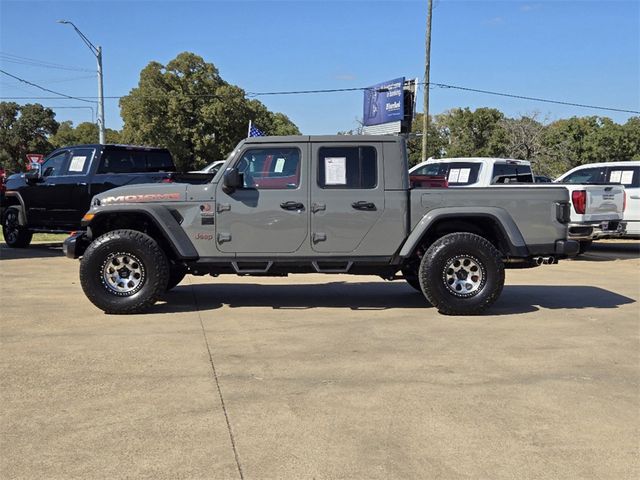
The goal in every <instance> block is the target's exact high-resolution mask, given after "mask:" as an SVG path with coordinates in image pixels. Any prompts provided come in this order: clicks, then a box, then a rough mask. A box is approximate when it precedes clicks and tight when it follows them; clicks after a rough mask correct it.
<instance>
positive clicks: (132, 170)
mask: <svg viewBox="0 0 640 480" xmlns="http://www.w3.org/2000/svg"><path fill="white" fill-rule="evenodd" d="M175 170H176V167H175V165H174V163H173V159H172V158H171V154H170V153H169V151H168V150H167V149H164V148H151V147H137V146H131V145H76V146H71V147H64V148H59V149H57V150H55V151H53V152H52V153H51V154H49V155H48V156H47V157H46V158H45V159H44V161H43V163H42V164H41V165H38V168H36V169H31V170H29V171H28V172H26V173H19V174H14V175H12V176H10V177H9V178H8V179H7V181H6V192H5V194H4V197H3V198H2V201H1V204H0V207H2V211H3V214H2V232H3V235H4V239H5V242H6V244H7V245H8V246H10V247H27V246H28V245H29V243H30V242H31V238H32V235H33V233H34V232H52V233H63V232H64V233H67V232H70V231H72V230H77V229H79V228H80V227H81V225H80V221H81V219H82V216H83V215H84V214H85V213H86V211H87V210H89V203H90V201H91V198H92V197H93V196H94V195H97V194H99V193H102V192H105V191H107V190H110V189H112V188H114V187H120V186H123V185H131V184H139V183H158V182H176V181H182V182H186V181H189V182H192V183H204V182H208V181H210V180H211V178H212V175H210V174H176V173H175Z"/></svg>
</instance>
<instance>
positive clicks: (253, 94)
mask: <svg viewBox="0 0 640 480" xmlns="http://www.w3.org/2000/svg"><path fill="white" fill-rule="evenodd" d="M0 72H2V73H4V74H6V75H9V76H13V75H10V74H8V73H7V72H4V71H3V70H0ZM13 77H14V78H16V79H18V77H15V76H13ZM18 80H20V81H23V82H25V83H28V84H30V85H33V86H37V87H38V88H40V89H42V90H45V91H48V92H50V93H54V94H56V95H62V96H65V97H67V98H71V99H74V100H82V101H85V102H90V101H91V100H95V99H97V98H98V97H71V96H68V95H65V94H61V93H58V92H53V91H52V90H48V89H45V88H44V87H40V86H39V85H35V84H32V83H30V82H27V81H26V80H23V79H18ZM418 84H419V85H425V82H418ZM429 85H430V87H431V88H446V89H454V90H461V91H467V92H474V93H482V94H485V95H494V96H498V97H507V98H516V99H520V100H529V101H533V102H542V103H551V104H556V105H566V106H571V107H579V108H590V109H593V110H607V111H611V112H622V113H632V114H640V110H627V109H623V108H615V107H603V106H600V105H589V104H585V103H576V102H567V101H563V100H552V99H548V98H540V97H530V96H527V95H516V94H512V93H505V92H495V91H491V90H481V89H478V88H471V87H461V86H458V85H450V84H447V83H435V82H431V83H429ZM370 89H371V87H351V88H324V89H317V90H285V91H273V92H246V95H247V97H249V98H255V97H264V96H274V95H307V94H320V93H339V92H354V91H364V90H370ZM125 96H127V95H120V96H105V97H104V98H105V99H110V100H119V99H121V98H123V97H125ZM186 96H189V97H195V98H216V97H218V95H215V94H187V95H186ZM0 98H2V99H4V100H56V97H0ZM92 103H93V102H92Z"/></svg>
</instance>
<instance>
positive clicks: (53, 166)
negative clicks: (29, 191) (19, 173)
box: [40, 152, 69, 177]
mask: <svg viewBox="0 0 640 480" xmlns="http://www.w3.org/2000/svg"><path fill="white" fill-rule="evenodd" d="M68 158H69V152H60V153H57V154H56V155H54V156H53V157H51V158H49V159H47V160H46V161H45V162H44V163H43V164H42V167H41V170H40V171H41V172H42V176H43V177H57V176H60V175H62V174H63V172H64V171H65V167H66V163H67V159H68Z"/></svg>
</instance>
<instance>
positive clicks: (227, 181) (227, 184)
mask: <svg viewBox="0 0 640 480" xmlns="http://www.w3.org/2000/svg"><path fill="white" fill-rule="evenodd" d="M243 177H244V174H242V173H240V172H239V171H238V169H237V168H229V169H227V171H226V172H224V177H222V187H223V188H222V190H223V191H224V193H227V194H231V193H233V192H235V191H236V190H237V189H238V188H242V186H243V185H244V178H243Z"/></svg>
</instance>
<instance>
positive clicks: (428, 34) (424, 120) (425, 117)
mask: <svg viewBox="0 0 640 480" xmlns="http://www.w3.org/2000/svg"><path fill="white" fill-rule="evenodd" d="M432 10H433V0H428V4H427V32H426V39H425V50H426V51H425V62H424V108H423V111H424V113H423V115H422V161H423V162H424V161H426V160H427V132H428V131H429V85H430V83H429V71H430V70H431V12H432Z"/></svg>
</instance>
